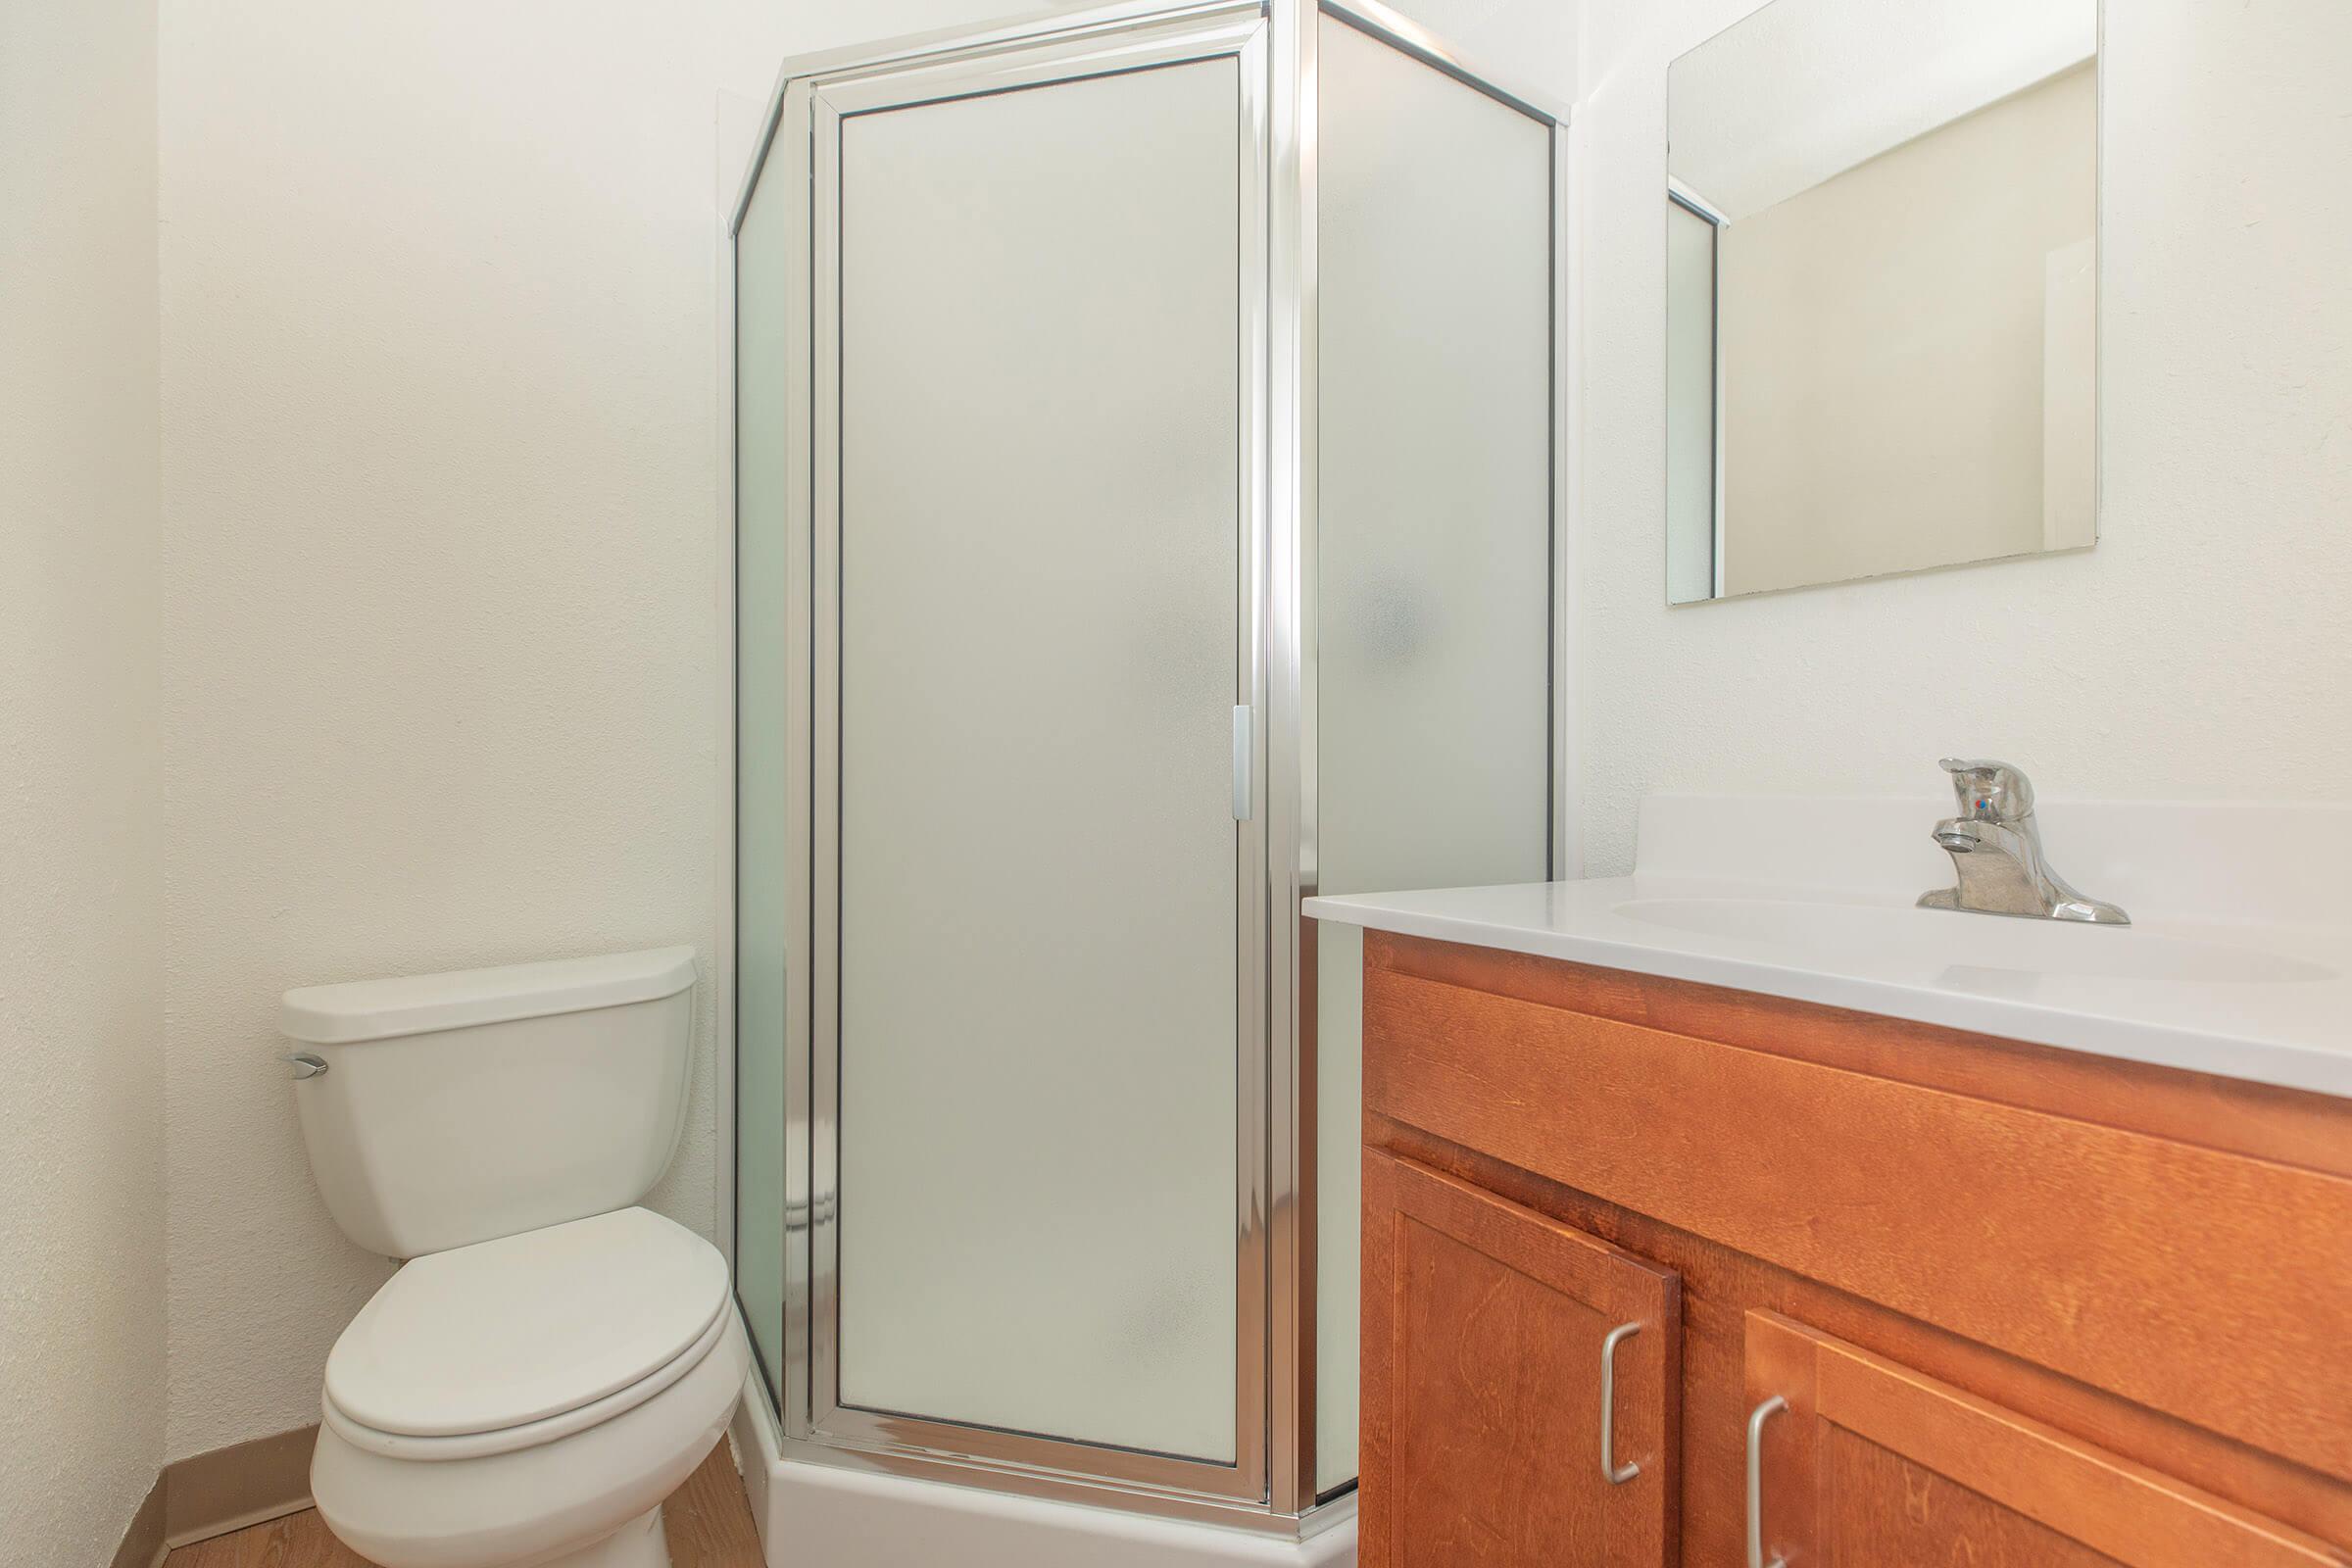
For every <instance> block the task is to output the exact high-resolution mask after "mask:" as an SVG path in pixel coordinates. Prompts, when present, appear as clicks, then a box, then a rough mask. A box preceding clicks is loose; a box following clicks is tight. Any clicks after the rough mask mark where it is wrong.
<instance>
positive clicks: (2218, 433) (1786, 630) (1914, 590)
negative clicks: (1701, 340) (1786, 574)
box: [1577, 0, 2352, 874]
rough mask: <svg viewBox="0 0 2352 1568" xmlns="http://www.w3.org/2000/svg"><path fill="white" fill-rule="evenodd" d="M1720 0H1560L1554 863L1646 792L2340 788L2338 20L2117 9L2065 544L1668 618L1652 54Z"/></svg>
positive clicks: (2346, 165) (2344, 445)
mask: <svg viewBox="0 0 2352 1568" xmlns="http://www.w3.org/2000/svg"><path fill="white" fill-rule="evenodd" d="M1753 9H1754V4H1753V0H1587V8H1586V31H1585V35H1584V58H1585V68H1584V81H1585V88H1586V99H1587V102H1586V105H1585V113H1584V115H1583V117H1582V122H1581V131H1580V134H1581V135H1582V136H1583V137H1584V138H1585V141H1586V145H1587V149H1588V153H1589V157H1588V159H1587V178H1586V181H1585V184H1584V189H1583V194H1582V200H1583V202H1584V203H1585V206H1584V209H1583V213H1582V217H1583V219H1584V221H1585V232H1586V235H1587V242H1586V246H1585V254H1584V268H1583V330H1584V333H1585V338H1584V348H1585V362H1584V364H1585V383H1584V396H1583V417H1582V422H1581V435H1582V443H1581V445H1582V451H1583V463H1584V467H1583V474H1582V484H1583V505H1582V513H1581V520H1582V527H1583V536H1582V540H1581V560H1580V563H1579V570H1578V577H1579V603H1580V610H1581V616H1582V624H1581V627H1580V631H1579V636H1578V641H1577V649H1578V655H1579V663H1580V665H1581V674H1582V677H1583V680H1584V683H1585V684H1584V695H1583V700H1582V703H1583V716H1582V719H1581V721H1580V723H1579V725H1578V737H1579V749H1580V758H1581V771H1582V776H1583V782H1584V795H1585V811H1586V814H1585V822H1584V837H1585V848H1586V867H1587V870H1588V871H1590V872H1592V873H1593V874H1610V873H1614V872H1620V871H1623V870H1625V869H1627V868H1629V867H1630V865H1631V863H1632V859H1633V834H1634V812H1635V807H1636V804H1637V803H1638V802H1639V800H1640V799H1641V797H1642V795H1643V794H1644V793H1646V792H1649V791H1652V790H1664V789H1682V790H1705V789H1730V790H1747V791H1754V790H1789V791H1822V792H1838V793H1870V792H1881V791H1886V792H1897V791H1899V792H1904V793H1910V792H1916V791H1919V790H1922V789H1934V788H1936V787H1939V780H1940V775H1939V774H1937V773H1936V771H1935V760H1936V758H1937V757H1939V756H1948V755H1951V754H1952V753H1955V752H1958V753H1965V754H1978V753H1990V754H1993V755H1996V756H2007V757H2010V758H2012V759H2014V760H2016V761H2018V762H2020V763H2021V764H2023V765H2025V766H2026V767H2028V768H2029V769H2031V770H2032V772H2033V773H2034V779H2035V782H2036V783H2037V784H2038V785H2040V786H2041V787H2042V789H2043V791H2044V793H2045V794H2048V795H2052V796H2067V795H2074V796H2085V795H2090V796H2115V797H2133V798H2169V799H2182V798H2185V799H2199V798H2204V799H2216V798H2218V799H2280V800H2296V799H2301V800H2316V799H2341V798H2342V797H2343V795H2344V792H2345V782H2344V781H2345V779H2346V778H2347V776H2352V703H2347V702H2346V701H2345V698H2344V693H2345V691H2346V690H2347V688H2348V687H2352V639H2347V638H2346V637H2345V636H2344V634H2343V608H2342V607H2343V604H2344V603H2345V601H2346V599H2347V597H2352V528H2348V527H2347V526H2346V519H2347V517H2352V294H2347V293H2346V291H2345V289H2344V287H2343V282H2342V278H2341V275H2340V273H2341V265H2340V264H2341V259H2342V257H2343V256H2344V255H2345V254H2346V253H2347V251H2348V250H2352V208H2348V207H2347V206H2346V204H2345V203H2343V202H2342V201H2340V200H2334V199H2330V196H2329V195H2327V194H2323V193H2333V192H2337V191H2340V190H2343V189H2345V188H2346V187H2347V186H2348V185H2352V119H2346V118H2344V115H2343V107H2344V95H2343V68H2344V63H2345V62H2346V61H2347V60H2352V8H2347V7H2345V6H2343V5H2341V4H2339V3H2338V0H2246V3H2244V4H2235V5H2228V6H2223V5H2215V4H2210V3H2204V0H2130V3H2128V4H2126V3H2121V0H2118V3H2111V4H2110V5H2108V7H2107V17H2106V37H2105V44H2104V48H2103V51H2102V55H2101V68H2102V71H2103V73H2104V74H2105V88H2106V104H2105V109H2104V113H2105V117H2106V127H2105V128H2106V141H2105V150H2106V165H2105V169H2104V192H2103V197H2102V217H2103V222H2104V231H2103V234H2102V237H2101V245H2102V250H2103V257H2102V260H2103V263H2104V275H2103V277H2102V280H2101V287H2102V293H2103V300H2102V307H2103V319H2104V340H2103V345H2102V349H2103V356H2104V359H2103V364H2102V367H2101V369H2102V380H2101V396H2102V399H2103V401H2104V406H2105V426H2106V429H2105V440H2106V470H2105V485H2106V488H2105V508H2104V515H2103V520H2102V523H2101V527H2100V537H2099V544H2098V548H2097V549H2095V550H2092V551H2089V552H2087V553H2083V554H2080V555H2072V556H2063V557H2054V558H2045V559H2040V560H2030V561H2025V562H2019V563H2009V564H1993V565H1983V566H1970V567H1961V568H1956V569H1953V570H1949V571H1940V572H1931V573H1926V574H1922V575H1919V576H1915V577H1906V578H1899V579H1893V580H1887V581H1879V582H1868V583H1858V584H1851V585H1847V586H1842V587H1835V588H1821V589H1808V590H1802V591H1798V592H1792V593H1787V594H1779V595H1772V596H1767V597H1762V598H1757V599H1746V600H1734V601H1726V602H1722V603H1717V604H1706V605H1694V606H1690V607H1686V608H1682V609H1676V610H1669V609H1668V608H1667V606H1666V594H1665V581H1664V572H1665V544H1664V539H1663V533H1662V523H1661V517H1662V515H1663V508H1664V497H1663V488H1664V481H1663V475H1664V471H1665V451H1664V403H1665V395H1664V386H1663V380H1664V337H1663V325H1662V319H1661V314H1660V303H1661V294H1662V292H1663V287H1664V276H1665V257H1664V223H1663V219H1662V217H1661V214H1660V206H1661V202H1662V200H1663V197H1662V191H1663V188H1664V182H1665V151H1664V149H1665V100H1664V92H1665V83H1666V67H1667V62H1668V61H1670V60H1671V59H1672V58H1673V57H1674V56H1675V55H1677V54H1679V53H1681V52H1682V51H1684V50H1685V49H1688V48H1690V47H1691V46H1692V45H1694V44H1696V43H1698V42H1699V41H1701V40H1702V39H1704V38H1706V37H1708V36H1710V35H1711V34H1712V33H1714V32H1715V31H1717V30H1719V29H1720V28H1723V27H1725V26H1728V25H1731V24H1733V23H1734V22H1736V21H1738V20H1739V19H1740V17H1742V16H1743V15H1745V14H1746V13H1747V12H1749V11H1751V10H1753Z"/></svg>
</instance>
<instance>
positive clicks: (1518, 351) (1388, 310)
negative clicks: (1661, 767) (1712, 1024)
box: [1315, 17, 1552, 1491]
mask: <svg viewBox="0 0 2352 1568" xmlns="http://www.w3.org/2000/svg"><path fill="white" fill-rule="evenodd" d="M1317 40H1318V41H1317V49H1318V51H1319V52H1320V65H1321V77H1320V93H1321V101H1320V116H1321V118H1320V123H1319V126H1318V141H1317V145H1318V148H1319V150H1320V156H1321V160H1322V162H1321V165H1320V169H1319V174H1318V178H1319V182H1320V188H1319V191H1318V196H1317V200H1318V213H1317V221H1318V225H1319V231H1318V232H1319V238H1318V244H1319V246H1320V254H1321V274H1320V279H1319V284H1320V290H1321V294H1320V309H1321V324H1320V333H1319V337H1318V340H1317V349H1318V354H1319V360H1320V363H1319V378H1318V385H1319V393H1318V396H1319V398H1320V416H1321V417H1320V420H1319V425H1318V439H1319V442H1320V447H1319V460H1318V467H1317V476H1318V485H1319V491H1320V508H1319V511H1318V522H1317V526H1318V530H1319V535H1318V537H1319V548H1320V565H1319V570H1318V574H1317V582H1318V605H1319V615H1320V627H1319V636H1318V650H1319V653H1318V663H1317V671H1318V673H1317V682H1318V685H1317V693H1318V704H1319V715H1318V722H1319V733H1318V736H1317V761H1318V789H1319V805H1318V810H1319V822H1318V833H1317V851H1318V857H1319V862H1320V865H1319V869H1320V879H1319V885H1320V886H1321V888H1322V889H1323V890H1324V891H1326V892H1334V893H1348V892H1364V891H1371V890H1376V889H1381V888H1411V887H1445V886H1450V885H1460V884H1468V883H1482V882H1523V881H1532V880H1540V879H1542V878H1543V877H1544V875H1545V873H1546V869H1547V865H1546V862H1547V859H1548V853H1549V813H1550V706H1551V695H1550V690H1551V688H1550V660H1551V655H1550V645H1551V565H1550V562H1551V462H1550V453H1551V435H1550V430H1551V414H1550V354H1551V137H1552V132H1551V129H1550V127H1549V126H1548V125H1546V124H1544V123H1542V122H1540V121H1537V120H1534V119H1531V118H1530V117H1528V116H1526V115H1523V114H1521V113H1519V112H1518V111H1516V110H1514V109H1511V108H1509V107H1508V106H1506V105H1504V104H1502V103H1499V102H1497V101H1496V100H1495V99H1493V98H1490V97H1487V96H1486V95H1484V94H1482V93H1480V92H1478V91H1477V90H1476V89H1474V88H1471V87H1468V86H1465V85H1463V84H1462V83H1460V82H1458V81H1455V80H1454V79H1453V78H1451V77H1449V76H1446V75H1445V74H1443V73H1439V72H1437V71H1435V70H1432V69H1431V68H1429V67H1427V66H1425V65H1422V64H1421V63H1420V62H1418V61H1416V60H1413V59H1411V58H1410V57H1408V56H1406V55H1403V54H1400V53H1398V52H1397V51H1396V50H1394V49H1391V48H1390V47H1388V46H1387V45H1385V44H1383V43H1380V42H1378V41H1376V40H1374V39H1372V38H1370V37H1368V36H1367V35H1365V34H1363V33H1361V32H1358V31H1357V30H1356V29H1355V28H1353V27H1351V26H1349V25H1347V24H1346V23H1343V22H1340V21H1338V20H1336V19H1334V18H1330V17H1325V18H1323V19H1322V21H1321V30H1320V31H1319V33H1318V34H1317ZM1359 954H1360V949H1359V946H1358V944H1357V942H1356V941H1355V933H1354V932H1353V931H1351V930H1345V929H1342V928H1339V927H1336V926H1328V925H1326V926H1323V927H1321V928H1320V929H1319V930H1318V932H1317V955H1316V956H1317V976H1318V978H1317V983H1318V986H1319V988H1320V989H1319V991H1318V996H1317V1003H1318V1009H1317V1010H1318V1023H1317V1029H1318V1041H1317V1045H1318V1057H1317V1062H1318V1086H1319V1087H1318V1098H1319V1103H1318V1117H1319V1122H1318V1126H1319V1127H1320V1129H1321V1136H1320V1137H1319V1139H1318V1145H1317V1152H1318V1168H1317V1184H1318V1204H1319V1223H1318V1225H1317V1229H1316V1259H1317V1273H1318V1276H1319V1280H1320V1294H1319V1297H1318V1299H1317V1303H1316V1309H1315V1322H1316V1326H1317V1338H1318V1341H1319V1343H1318V1346H1317V1372H1316V1379H1315V1392H1316V1404H1317V1409H1316V1418H1315V1438H1316V1444H1315V1446H1316V1474H1317V1486H1318V1488H1319V1489H1320V1490H1326V1491H1327V1490H1329V1489H1330V1488H1332V1487H1335V1486H1338V1485H1342V1484H1344V1483H1345V1482H1347V1481H1348V1480H1349V1479H1351V1478H1353V1476H1354V1475H1355V1463H1356V1461H1355V1429H1356V1295H1357V1293H1356V1248H1357V1240H1358V1235H1357V1219H1356V1216H1357V1185H1358V1183H1357V1153H1356V1136H1355V1130H1356V1128H1357V1126H1358V1124H1359V1121H1358V1117H1359V1103H1360V1087H1359V1086H1360V1072H1361V1051H1360V1048H1361V1033H1360V1030H1361V1015H1360V1010H1359V1008H1358V1006H1357V1003H1356V988H1357V977H1356V964H1357V961H1358V958H1359Z"/></svg>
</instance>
